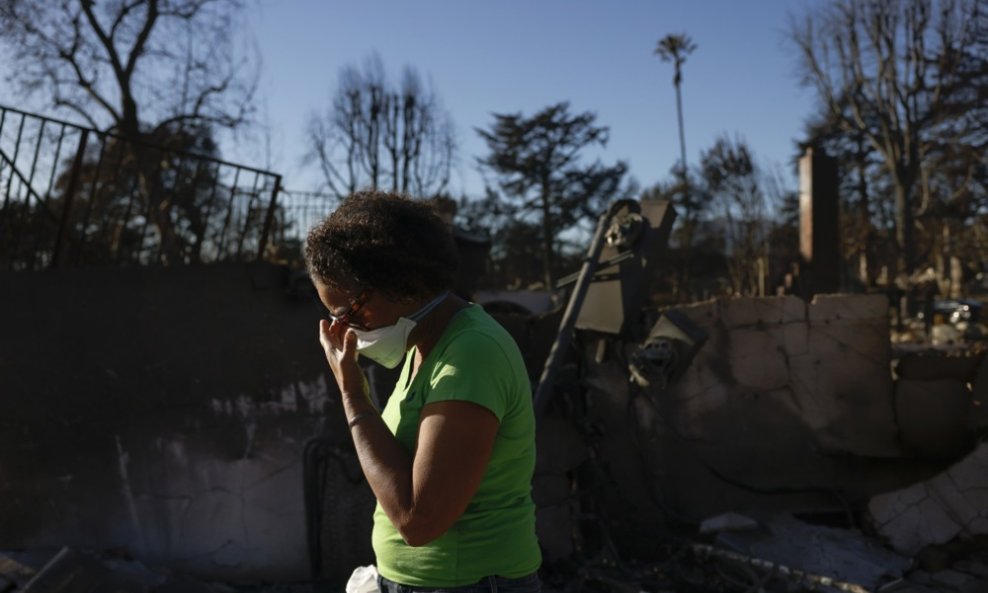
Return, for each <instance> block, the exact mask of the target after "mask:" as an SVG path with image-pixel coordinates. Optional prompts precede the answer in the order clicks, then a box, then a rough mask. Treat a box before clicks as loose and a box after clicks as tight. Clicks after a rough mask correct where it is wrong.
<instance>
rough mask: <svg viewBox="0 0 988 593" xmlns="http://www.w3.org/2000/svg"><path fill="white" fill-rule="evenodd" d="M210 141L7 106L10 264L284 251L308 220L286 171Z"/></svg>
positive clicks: (259, 255) (193, 259)
mask: <svg viewBox="0 0 988 593" xmlns="http://www.w3.org/2000/svg"><path fill="white" fill-rule="evenodd" d="M202 140H203V138H202V137H198V138H197V137H196V136H195V135H194V134H188V133H178V132H176V133H173V134H171V135H169V136H168V137H166V138H165V139H164V141H163V142H162V143H160V144H152V143H144V142H135V141H131V140H127V139H125V138H122V137H120V136H116V135H113V134H107V133H101V132H99V131H97V130H93V129H89V128H85V127H82V126H78V125H75V124H71V123H68V122H64V121H59V120H55V119H51V118H46V117H41V116H38V115H34V114H31V113H26V112H24V111H20V110H17V109H13V108H8V107H4V106H0V269H9V270H30V269H39V268H45V267H61V266H79V265H104V264H110V265H112V264H117V265H120V264H132V265H133V264H137V265H180V264H189V263H198V262H218V261H245V260H253V259H271V258H277V259H284V258H285V257H286V255H287V254H288V253H289V252H291V251H293V249H294V248H295V247H297V246H298V245H300V243H301V237H302V236H303V235H302V234H301V233H302V232H304V230H305V228H307V227H304V228H303V226H302V224H301V223H300V221H299V220H296V219H297V218H298V214H297V213H295V212H293V210H294V209H295V207H294V206H293V205H292V204H279V191H280V188H281V176H280V175H277V174H275V173H272V172H270V171H263V170H260V169H255V168H253V167H247V166H244V165H237V164H234V163H229V162H226V161H222V160H219V159H216V158H210V157H207V156H202V155H200V154H195V153H194V151H195V150H197V149H199V148H201V143H202ZM207 140H208V139H207ZM206 145H207V146H208V143H207V144H206ZM285 206H288V209H286V208H285ZM273 241H277V242H278V243H275V242H273ZM296 256H297V253H296Z"/></svg>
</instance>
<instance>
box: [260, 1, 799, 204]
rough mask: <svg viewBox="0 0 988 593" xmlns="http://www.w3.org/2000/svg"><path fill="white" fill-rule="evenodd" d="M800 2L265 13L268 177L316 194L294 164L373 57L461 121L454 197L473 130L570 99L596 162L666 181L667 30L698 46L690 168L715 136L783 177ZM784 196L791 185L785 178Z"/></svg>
mask: <svg viewBox="0 0 988 593" xmlns="http://www.w3.org/2000/svg"><path fill="white" fill-rule="evenodd" d="M803 5H804V1H794V0H758V1H757V2H738V1H736V0H689V1H686V0H677V1H672V0H611V1H605V0H567V1H564V0H498V1H490V0H485V1H483V2H481V1H467V0H418V1H414V2H410V1H396V0H387V1H386V0H370V1H361V2H353V1H347V2H340V1H335V0H334V1H317V0H279V1H278V2H272V1H266V2H265V1H262V2H260V3H259V4H258V5H255V6H254V9H252V11H251V14H250V17H249V20H250V30H251V31H252V34H253V35H254V38H255V40H256V43H257V44H258V47H259V48H260V51H261V55H262V56H263V60H264V66H263V75H262V85H261V90H262V94H263V96H264V97H266V107H265V113H266V114H267V115H266V117H267V118H268V120H269V122H270V124H271V128H272V130H273V133H272V146H273V147H274V150H273V151H272V155H273V157H274V160H273V161H272V164H273V165H275V166H276V167H277V168H278V169H280V170H283V171H284V173H285V174H286V185H287V186H288V187H290V188H296V189H310V188H311V187H312V185H313V184H315V183H318V177H317V176H316V175H314V174H313V173H314V171H308V172H306V171H305V170H303V168H302V167H301V166H300V158H301V157H300V155H301V154H302V153H303V152H304V150H303V146H302V145H303V143H304V135H303V134H304V128H305V122H306V118H307V116H308V114H309V113H310V112H312V110H314V109H316V108H319V107H320V106H322V105H324V104H325V103H326V102H327V101H328V100H329V97H330V95H331V92H332V90H333V88H334V85H335V83H336V77H337V73H338V72H339V70H340V68H341V67H342V66H343V65H345V64H347V63H360V62H361V61H362V60H363V59H364V58H365V57H366V56H368V55H369V54H370V53H372V52H375V51H376V52H377V53H378V54H379V55H380V56H381V58H382V61H383V62H384V65H385V67H386V69H387V70H388V72H389V73H390V74H392V75H393V76H394V77H395V78H397V76H398V75H399V73H400V71H401V68H402V67H403V66H404V65H405V64H409V65H413V66H415V67H417V68H418V69H419V70H420V72H421V73H422V74H423V75H424V76H426V77H428V78H429V79H431V81H432V83H433V85H434V88H435V89H436V91H437V92H438V94H439V95H440V96H441V97H442V99H443V101H444V103H445V106H446V107H447V109H448V110H449V111H450V112H451V114H452V116H453V119H454V120H455V122H456V124H457V127H458V132H459V139H460V149H461V150H460V163H459V166H458V167H457V174H456V175H455V176H454V182H453V187H452V189H453V191H454V193H457V194H458V193H460V192H466V193H467V194H468V195H477V194H479V192H480V189H481V187H482V182H481V178H480V176H479V174H478V173H477V172H476V171H475V166H474V164H473V163H474V158H475V157H476V156H479V155H482V154H483V153H484V145H483V143H482V141H481V140H480V139H479V137H478V136H477V134H476V133H475V132H474V128H475V127H484V126H487V125H488V124H489V123H490V122H491V121H492V117H491V113H495V112H497V113H504V112H522V113H525V114H532V113H534V112H535V111H537V110H539V109H541V108H543V107H545V106H547V105H550V104H552V103H555V102H558V101H563V100H566V101H569V102H570V104H571V109H572V111H574V112H581V111H593V112H595V113H596V114H597V116H598V120H597V121H598V123H599V124H602V125H606V126H608V127H610V130H611V137H610V142H609V144H608V146H607V148H606V149H605V150H604V151H603V152H602V153H601V155H600V156H601V157H602V159H603V160H604V161H605V162H613V161H615V160H618V159H622V160H625V161H627V162H628V163H629V165H630V172H631V174H632V175H633V176H634V177H635V178H636V179H637V180H638V181H639V183H640V184H641V185H642V186H647V185H651V184H652V183H654V182H656V181H658V180H659V179H664V178H667V177H668V172H669V169H670V168H671V167H672V166H673V164H674V163H675V161H676V159H677V158H678V155H679V145H678V136H677V133H678V132H677V127H676V125H677V124H676V115H675V93H674V90H673V86H672V76H673V68H672V65H671V64H669V63H666V62H662V61H661V60H660V59H659V57H658V56H656V55H655V54H654V53H653V51H654V49H655V46H656V42H657V40H658V39H659V38H661V37H662V36H664V35H666V34H668V33H678V32H685V33H687V34H688V35H690V37H691V38H692V39H693V41H694V42H695V43H696V44H697V45H698V49H697V51H696V52H694V53H693V54H692V55H691V56H690V57H689V59H688V61H687V63H686V65H685V69H684V82H683V101H684V119H685V128H686V143H687V159H688V161H689V162H690V163H691V164H695V163H696V162H697V160H698V157H699V154H700V151H702V150H703V149H705V148H708V147H710V146H711V145H712V144H713V142H714V141H715V139H716V138H717V136H718V135H720V134H729V135H731V136H735V135H737V136H741V137H743V138H744V139H746V140H747V141H748V143H749V145H750V146H751V148H752V149H753V150H754V152H755V154H756V157H757V158H758V159H759V161H760V162H761V163H762V164H763V165H764V166H766V167H783V168H784V172H785V174H786V175H787V176H789V175H790V170H789V169H790V167H789V164H788V163H789V160H790V158H791V157H792V155H793V151H794V148H793V141H794V139H796V138H797V137H798V136H799V134H800V132H801V130H802V122H803V120H804V119H805V117H806V116H807V115H809V114H810V113H811V111H812V106H813V100H812V96H811V95H810V94H809V93H808V92H806V91H804V90H803V89H800V88H799V85H798V83H797V79H796V77H795V75H794V72H795V65H794V61H793V60H792V59H791V54H792V51H791V49H788V48H787V47H786V45H785V43H784V32H785V29H786V25H787V22H788V14H789V13H790V12H792V11H799V10H801V9H802V7H803ZM787 179H789V180H790V181H791V184H792V185H793V187H794V186H795V181H794V178H789V177H787Z"/></svg>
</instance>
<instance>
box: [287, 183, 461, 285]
mask: <svg viewBox="0 0 988 593" xmlns="http://www.w3.org/2000/svg"><path fill="white" fill-rule="evenodd" d="M305 264H306V267H307V268H308V271H309V274H310V275H311V276H313V277H315V278H317V279H319V280H320V281H321V282H323V283H325V284H328V285H331V286H335V287H337V288H340V289H343V290H350V289H351V288H353V287H354V285H356V286H357V287H359V288H361V289H370V290H373V291H376V292H380V293H382V294H383V295H384V296H385V297H387V298H389V299H391V300H393V301H396V302H411V301H414V300H417V299H421V298H425V297H429V296H433V295H435V294H436V293H438V292H441V291H443V290H448V289H449V288H451V287H452V286H453V283H454V281H455V276H456V270H457V267H458V266H459V257H458V255H457V249H456V243H455V242H454V240H453V234H452V231H451V229H450V227H449V225H447V224H446V223H445V222H443V221H442V220H441V219H440V218H439V216H438V215H437V214H436V212H435V210H434V209H433V207H432V206H431V205H429V204H427V203H425V202H421V201H416V200H413V199H411V198H409V197H408V196H405V195H401V194H395V193H388V192H382V191H360V192H356V193H353V194H351V195H349V196H347V197H346V198H345V199H344V200H343V202H342V203H341V204H340V206H339V207H338V208H337V209H336V210H335V211H334V212H333V213H332V214H330V215H329V216H328V217H327V218H326V219H324V220H323V221H322V222H320V223H319V224H318V225H316V226H315V227H314V228H313V229H312V230H311V231H309V235H308V237H307V238H306V241H305Z"/></svg>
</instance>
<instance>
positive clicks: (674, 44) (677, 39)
mask: <svg viewBox="0 0 988 593" xmlns="http://www.w3.org/2000/svg"><path fill="white" fill-rule="evenodd" d="M695 49H696V44H695V43H693V41H692V40H691V39H690V38H689V36H688V35H687V34H686V33H680V34H678V35H675V34H672V33H670V34H669V35H666V36H665V37H663V38H662V39H660V40H659V44H658V46H657V47H656V48H655V53H657V54H659V57H660V58H662V61H663V62H672V63H673V66H674V67H675V68H676V75H675V76H674V77H673V79H672V84H673V85H674V86H675V87H676V113H677V114H678V116H679V150H680V158H681V162H680V169H679V172H680V174H681V175H682V179H683V181H682V184H683V185H682V190H683V201H682V205H683V215H684V216H683V218H684V219H685V220H684V223H685V224H684V225H683V226H684V234H683V243H684V245H683V247H684V252H685V253H684V255H685V261H684V266H683V269H682V274H683V276H682V278H680V281H679V282H677V289H678V290H680V291H682V290H683V287H684V285H685V284H686V282H688V281H689V277H690V269H689V268H690V261H689V260H690V252H691V248H692V243H693V218H694V215H695V210H696V207H695V205H694V204H693V203H692V202H691V201H690V185H689V173H688V169H687V168H686V135H685V134H684V132H683V98H682V94H681V93H680V86H681V84H682V82H683V63H684V62H686V56H688V55H690V54H691V53H693V50H695ZM681 295H682V293H680V296H681Z"/></svg>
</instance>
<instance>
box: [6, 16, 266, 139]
mask: <svg viewBox="0 0 988 593" xmlns="http://www.w3.org/2000/svg"><path fill="white" fill-rule="evenodd" d="M241 8H242V3H241V2H240V0H108V1H105V2H95V1H94V0H0V41H2V42H4V43H5V45H7V46H8V47H9V48H10V50H11V52H12V56H13V58H14V62H15V63H16V67H15V68H12V69H11V74H10V76H9V82H11V83H13V84H14V85H15V86H16V87H17V88H19V89H20V90H21V91H23V92H25V93H26V94H28V95H30V94H37V95H39V96H42V97H46V98H48V100H50V101H51V103H52V105H53V106H54V107H58V108H63V109H66V110H69V111H71V112H72V113H74V114H75V115H77V116H78V117H81V118H83V119H84V120H85V121H86V122H87V123H89V125H91V126H92V127H93V128H96V129H99V130H103V131H113V132H115V133H117V134H119V135H121V136H124V137H125V138H128V139H141V138H142V136H144V135H145V134H155V133H157V132H158V131H160V130H164V129H168V128H172V129H176V128H181V127H184V126H186V125H192V126H200V127H201V126H204V125H206V126H215V125H220V126H226V127H236V126H239V125H241V124H243V123H244V122H245V120H246V118H247V116H248V115H249V114H250V112H251V110H252V98H253V92H254V88H255V82H256V74H257V71H256V69H252V68H251V67H250V66H251V61H250V60H249V59H248V58H246V57H244V58H238V57H237V52H236V51H235V48H234V39H233V33H232V32H233V31H234V30H235V27H234V26H233V24H234V23H233V21H234V19H235V18H236V15H237V14H238V11H239V10H240V9H241Z"/></svg>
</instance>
